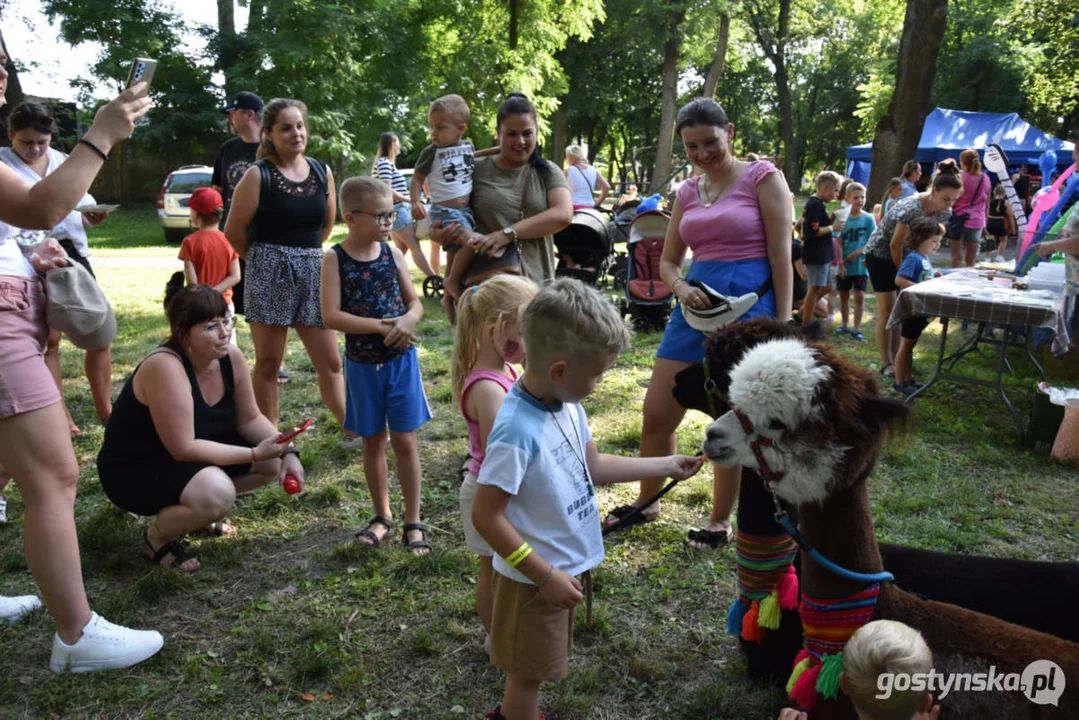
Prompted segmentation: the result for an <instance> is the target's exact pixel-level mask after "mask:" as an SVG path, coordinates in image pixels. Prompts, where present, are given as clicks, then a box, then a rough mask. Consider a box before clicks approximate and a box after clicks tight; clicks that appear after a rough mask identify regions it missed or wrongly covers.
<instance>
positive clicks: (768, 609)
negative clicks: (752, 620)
mask: <svg viewBox="0 0 1079 720" xmlns="http://www.w3.org/2000/svg"><path fill="white" fill-rule="evenodd" d="M780 619H781V614H780V610H779V593H777V592H776V591H775V590H773V591H772V592H771V593H769V595H768V597H766V598H764V600H761V609H760V615H759V617H758V619H757V624H758V625H760V626H761V627H762V628H768V629H769V630H776V629H778V628H779V621H780Z"/></svg>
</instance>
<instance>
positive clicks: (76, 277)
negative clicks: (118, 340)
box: [45, 263, 116, 350]
mask: <svg viewBox="0 0 1079 720" xmlns="http://www.w3.org/2000/svg"><path fill="white" fill-rule="evenodd" d="M45 292H46V298H47V302H46V304H45V322H47V323H48V325H49V327H51V328H55V329H56V330H59V331H61V332H63V333H64V334H65V335H67V339H68V340H70V341H71V344H72V345H74V346H75V347H77V348H80V349H82V350H97V349H99V348H103V347H106V346H107V345H108V344H109V343H111V342H112V340H113V338H115V337H116V316H115V315H114V314H113V312H112V308H111V307H110V306H109V301H108V300H106V299H105V295H104V293H102V292H101V288H100V287H98V284H97V281H96V280H94V278H93V276H92V275H91V274H90V273H89V272H87V271H86V268H84V267H83V266H82V265H79V264H78V263H71V264H70V265H68V266H66V267H61V268H56V269H54V270H50V271H49V272H47V273H45Z"/></svg>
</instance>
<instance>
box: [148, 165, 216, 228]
mask: <svg viewBox="0 0 1079 720" xmlns="http://www.w3.org/2000/svg"><path fill="white" fill-rule="evenodd" d="M213 174H214V169H213V168H212V167H208V166H206V165H184V166H182V167H181V168H179V169H178V170H173V171H172V172H170V173H169V175H168V177H166V178H165V182H164V184H163V185H162V186H161V192H160V193H158V195H157V216H158V218H160V220H161V229H162V230H164V231H165V242H169V243H173V244H175V245H179V244H180V243H181V242H183V239H184V238H185V237H187V236H188V235H190V234H191V233H192V232H194V227H193V226H192V225H191V211H190V210H188V209H187V202H188V201H189V200H190V199H191V193H193V192H195V190H197V189H198V188H200V187H209V186H210V178H211V177H212V176H213Z"/></svg>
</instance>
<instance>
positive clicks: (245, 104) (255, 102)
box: [221, 90, 264, 115]
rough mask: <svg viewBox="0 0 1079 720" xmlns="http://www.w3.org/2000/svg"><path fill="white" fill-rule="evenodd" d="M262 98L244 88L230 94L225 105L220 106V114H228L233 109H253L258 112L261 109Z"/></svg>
mask: <svg viewBox="0 0 1079 720" xmlns="http://www.w3.org/2000/svg"><path fill="white" fill-rule="evenodd" d="M263 105H264V103H263V102H262V98H260V97H259V96H258V95H256V94H255V93H253V92H248V91H247V90H244V91H243V92H238V93H236V94H235V95H233V96H232V99H231V100H229V101H228V102H227V103H225V107H223V108H221V114H222V115H228V114H229V113H230V112H232V111H233V110H254V111H255V112H259V111H261V110H262V106H263Z"/></svg>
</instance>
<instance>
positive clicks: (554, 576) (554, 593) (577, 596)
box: [539, 570, 584, 610]
mask: <svg viewBox="0 0 1079 720" xmlns="http://www.w3.org/2000/svg"><path fill="white" fill-rule="evenodd" d="M582 589H583V588H582V587H581V583H579V582H577V578H575V577H573V576H572V575H570V574H569V573H565V572H562V571H561V570H555V571H554V572H553V573H551V577H550V578H549V579H548V580H547V582H545V583H543V585H542V586H540V589H539V592H540V595H542V596H543V599H544V600H546V601H547V602H549V603H551V604H552V605H554V606H555V607H558V608H562V609H563V610H569V609H571V608H573V607H574V606H575V605H576V604H577V603H579V602H581V600H583V599H584V595H582V594H581V591H582Z"/></svg>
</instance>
